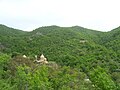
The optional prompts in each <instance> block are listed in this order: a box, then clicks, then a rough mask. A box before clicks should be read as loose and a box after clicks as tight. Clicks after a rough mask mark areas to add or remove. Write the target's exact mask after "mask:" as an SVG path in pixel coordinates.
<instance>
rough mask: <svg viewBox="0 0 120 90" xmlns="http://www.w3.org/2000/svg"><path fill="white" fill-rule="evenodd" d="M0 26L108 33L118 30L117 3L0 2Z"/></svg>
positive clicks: (60, 0) (72, 0)
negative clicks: (59, 27) (72, 28)
mask: <svg viewBox="0 0 120 90" xmlns="http://www.w3.org/2000/svg"><path fill="white" fill-rule="evenodd" d="M0 24H5V25H7V26H10V27H13V28H18V29H22V30H33V29H35V28H38V27H41V26H50V25H58V26H66V27H68V26H75V25H78V26H82V27H86V28H90V29H94V30H101V31H109V30H111V29H113V28H116V27H118V26H120V0H0Z"/></svg>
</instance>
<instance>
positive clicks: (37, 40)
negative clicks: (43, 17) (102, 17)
mask: <svg viewBox="0 0 120 90" xmlns="http://www.w3.org/2000/svg"><path fill="white" fill-rule="evenodd" d="M119 47H120V27H118V28H116V29H114V30H112V31H109V32H100V31H95V30H90V29H87V28H83V27H80V26H73V27H59V26H46V27H40V28H37V29H35V30H33V31H31V32H25V31H21V30H17V29H13V28H9V27H7V26H4V25H0V52H1V53H5V54H8V55H9V56H12V55H14V54H15V53H18V54H19V55H27V56H28V57H30V58H32V59H34V58H35V55H40V54H44V55H45V56H46V57H47V59H48V61H54V62H56V63H57V64H58V65H60V66H62V67H64V66H67V67H70V68H69V69H70V70H72V69H77V70H78V71H80V72H82V73H84V74H86V76H88V77H89V78H91V81H93V82H95V81H94V79H92V78H94V77H92V75H91V71H93V70H96V72H97V68H98V70H101V72H102V69H103V71H104V70H106V71H107V72H106V75H107V74H108V77H109V76H110V78H112V80H113V81H114V82H115V83H116V85H119V83H120V81H119V80H120V77H119V74H120V73H119V72H114V71H116V70H119V69H120V48H119ZM16 60H17V59H16ZM28 62H29V60H28ZM30 63H32V62H30ZM31 65H34V64H31ZM28 66H29V65H28ZM99 67H100V68H102V69H100V68H99ZM60 70H61V69H60ZM62 70H63V69H62ZM63 71H64V70H63ZM94 72H95V71H94ZM57 73H59V72H57ZM75 73H77V72H75ZM92 73H93V72H92ZM53 74H54V73H53ZM78 74H80V73H78ZM82 75H83V74H82ZM93 76H94V73H93ZM110 82H111V81H110ZM95 83H96V82H95ZM96 85H97V84H96ZM98 86H99V85H98ZM56 88H57V87H56ZM100 88H101V87H100ZM89 89H90V88H89ZM47 90H48V89H47ZM76 90H77V89H76ZM82 90H84V89H82ZM95 90H96V89H95ZM104 90H109V89H104Z"/></svg>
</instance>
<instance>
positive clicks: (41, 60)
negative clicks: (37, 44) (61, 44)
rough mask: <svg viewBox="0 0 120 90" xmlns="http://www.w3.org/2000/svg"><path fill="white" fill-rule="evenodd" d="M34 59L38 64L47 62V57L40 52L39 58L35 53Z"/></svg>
mask: <svg viewBox="0 0 120 90" xmlns="http://www.w3.org/2000/svg"><path fill="white" fill-rule="evenodd" d="M35 58H36V60H35V61H34V62H37V63H40V64H48V61H47V59H46V58H45V57H44V55H43V54H42V55H41V56H40V57H39V58H37V55H35Z"/></svg>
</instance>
